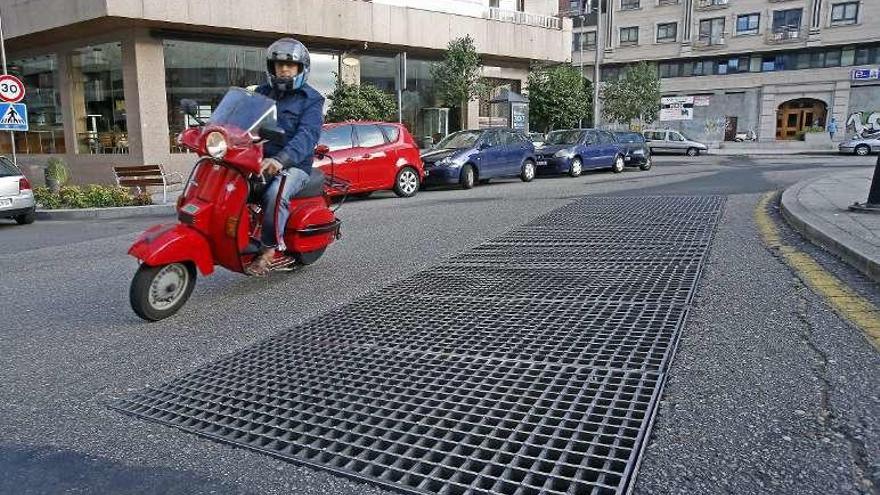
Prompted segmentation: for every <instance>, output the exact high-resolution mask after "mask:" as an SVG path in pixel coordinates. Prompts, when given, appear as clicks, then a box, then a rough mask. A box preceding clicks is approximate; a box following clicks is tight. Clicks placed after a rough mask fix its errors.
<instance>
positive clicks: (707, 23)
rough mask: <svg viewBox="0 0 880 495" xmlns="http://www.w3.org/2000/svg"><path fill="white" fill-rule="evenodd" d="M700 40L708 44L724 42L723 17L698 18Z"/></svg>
mask: <svg viewBox="0 0 880 495" xmlns="http://www.w3.org/2000/svg"><path fill="white" fill-rule="evenodd" d="M700 41H702V42H704V43H706V44H709V45H720V44H722V43H724V18H723V17H715V18H712V19H702V20H700Z"/></svg>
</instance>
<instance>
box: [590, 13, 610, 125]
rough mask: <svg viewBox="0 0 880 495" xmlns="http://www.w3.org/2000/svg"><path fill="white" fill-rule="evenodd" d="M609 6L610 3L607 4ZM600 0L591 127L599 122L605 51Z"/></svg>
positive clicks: (597, 14) (597, 19) (597, 18)
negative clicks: (600, 80) (602, 66)
mask: <svg viewBox="0 0 880 495" xmlns="http://www.w3.org/2000/svg"><path fill="white" fill-rule="evenodd" d="M608 7H609V8H610V7H611V6H610V5H609V6H608ZM604 42H605V40H604V39H602V0H597V2H596V63H595V64H594V65H593V70H594V73H593V128H594V129H598V128H599V122H600V120H599V119H600V118H601V112H602V108H601V106H602V102H601V101H599V79H600V78H601V76H602V68H601V67H600V66H601V64H602V54H603V53H604V52H605V49H604V47H603V46H602V44H603V43H604Z"/></svg>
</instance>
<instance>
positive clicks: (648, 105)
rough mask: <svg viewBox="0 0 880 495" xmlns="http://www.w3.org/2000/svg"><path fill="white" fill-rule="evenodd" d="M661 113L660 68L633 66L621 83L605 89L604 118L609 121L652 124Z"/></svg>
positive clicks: (607, 86) (603, 94)
mask: <svg viewBox="0 0 880 495" xmlns="http://www.w3.org/2000/svg"><path fill="white" fill-rule="evenodd" d="M659 112H660V78H659V77H658V76H657V68H656V67H654V66H653V65H651V64H648V63H647V62H644V61H642V62H639V63H638V64H636V65H634V66H630V67H629V68H628V69H627V70H626V71H624V74H623V76H622V77H621V78H620V79H618V80H617V81H614V82H608V83H605V85H604V87H603V88H602V115H603V116H604V117H605V119H607V120H610V121H612V122H618V123H621V124H630V123H632V121H634V120H638V121H639V122H640V123H642V124H650V123H651V122H654V120H656V119H657V115H658V114H659Z"/></svg>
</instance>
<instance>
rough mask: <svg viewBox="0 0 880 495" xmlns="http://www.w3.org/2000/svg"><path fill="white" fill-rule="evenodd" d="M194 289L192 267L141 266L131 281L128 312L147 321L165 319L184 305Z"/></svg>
mask: <svg viewBox="0 0 880 495" xmlns="http://www.w3.org/2000/svg"><path fill="white" fill-rule="evenodd" d="M195 286H196V270H195V267H193V266H192V264H189V263H171V264H168V265H161V266H149V265H145V264H141V266H140V268H138V271H137V273H135V274H134V278H133V279H132V281H131V289H130V290H129V301H130V302H131V309H133V310H134V312H135V313H136V314H137V315H138V316H140V317H141V318H143V319H145V320H147V321H159V320H162V319H164V318H168V317H169V316H171V315H173V314H174V313H177V311H178V310H180V308H182V307H183V305H184V304H186V301H187V299H189V296H190V294H192V291H193V288H194V287H195Z"/></svg>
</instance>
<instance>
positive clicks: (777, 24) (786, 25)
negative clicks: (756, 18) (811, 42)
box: [773, 9, 803, 33]
mask: <svg viewBox="0 0 880 495" xmlns="http://www.w3.org/2000/svg"><path fill="white" fill-rule="evenodd" d="M802 15H803V9H789V10H777V11H775V12H773V32H774V33H778V32H782V31H791V30H799V29H800V28H801V16H802Z"/></svg>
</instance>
